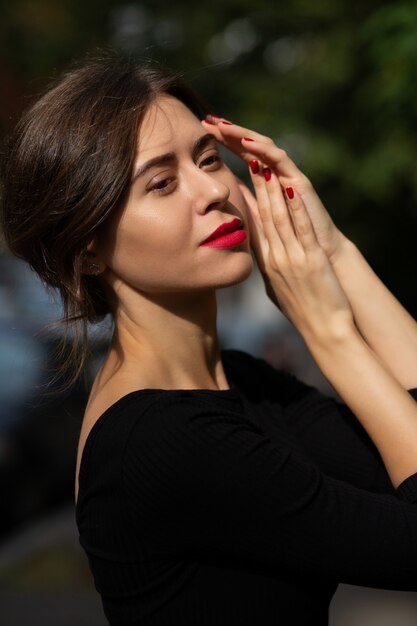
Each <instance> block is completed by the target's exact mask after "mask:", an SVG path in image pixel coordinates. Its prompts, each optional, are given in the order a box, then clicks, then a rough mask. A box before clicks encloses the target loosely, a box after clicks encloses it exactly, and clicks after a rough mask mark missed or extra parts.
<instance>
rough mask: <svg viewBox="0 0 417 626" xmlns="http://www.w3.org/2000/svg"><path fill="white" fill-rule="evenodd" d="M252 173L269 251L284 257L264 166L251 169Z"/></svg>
mask: <svg viewBox="0 0 417 626" xmlns="http://www.w3.org/2000/svg"><path fill="white" fill-rule="evenodd" d="M250 173H251V179H252V183H253V187H254V189H255V195H256V200H257V203H258V211H259V217H260V221H261V224H262V229H263V232H264V234H265V238H266V240H267V242H268V250H269V252H270V253H272V252H274V254H276V255H283V254H284V247H283V245H282V241H281V239H280V237H279V235H278V232H277V229H276V227H275V225H274V221H273V217H272V209H271V203H270V198H269V192H268V190H267V188H266V184H267V182H266V179H265V176H264V172H263V168H262V165H260V164H258V167H257V168H253V167H251V168H250Z"/></svg>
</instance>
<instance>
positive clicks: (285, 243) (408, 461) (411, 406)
mask: <svg viewBox="0 0 417 626" xmlns="http://www.w3.org/2000/svg"><path fill="white" fill-rule="evenodd" d="M232 126H233V128H235V126H234V125H227V127H228V128H231V127H232ZM234 132H235V133H236V135H235V136H236V137H240V142H241V143H242V145H243V146H245V149H246V150H247V152H246V153H245V154H244V155H243V156H244V159H245V160H246V161H247V162H249V164H250V165H251V167H250V170H251V178H252V182H253V185H254V188H255V194H256V200H257V204H256V206H254V204H253V203H250V205H248V220H249V222H250V233H251V242H252V247H253V249H254V252H255V256H256V260H257V263H258V265H259V268H260V270H261V272H262V275H263V278H264V281H265V284H266V289H267V293H268V294H269V296H270V297H271V299H272V300H273V301H274V302H276V303H277V304H279V306H280V308H281V310H282V311H283V312H284V314H285V315H287V317H288V318H289V319H290V320H291V321H292V322H293V323H294V325H295V326H296V327H297V329H298V330H299V332H300V333H301V335H302V336H303V338H304V340H305V341H306V344H307V346H308V348H309V349H310V351H311V353H312V355H313V357H314V358H315V360H316V362H317V363H318V365H319V367H320V368H321V369H322V371H323V373H324V374H325V376H326V377H327V378H328V380H329V381H330V382H331V384H332V385H333V386H334V387H335V389H336V390H337V391H338V393H339V394H340V396H341V397H342V398H343V399H344V400H345V402H346V403H347V404H348V405H349V407H350V408H351V409H352V410H353V412H354V413H355V415H356V416H357V418H358V419H359V420H360V421H361V423H362V425H363V426H364V428H365V429H366V430H367V432H368V433H369V435H370V437H371V438H372V440H373V441H374V443H375V445H376V446H377V447H378V450H379V452H380V454H381V456H382V458H383V460H384V464H385V466H386V468H387V471H388V473H389V475H390V478H391V481H392V483H393V484H394V485H395V486H398V485H399V484H400V483H402V482H403V481H404V480H405V479H406V478H407V477H408V476H410V475H412V474H414V473H416V472H417V406H416V404H415V402H414V400H413V399H412V398H411V397H410V396H409V394H407V393H406V392H405V391H404V389H403V388H402V386H401V384H400V383H399V382H398V381H397V380H396V379H395V378H394V377H393V376H392V375H391V374H390V372H389V371H388V370H387V369H386V368H385V367H384V365H383V363H382V362H381V360H380V358H379V357H378V356H377V355H376V354H374V352H373V351H372V349H371V348H370V347H369V346H368V345H367V343H366V342H365V341H364V339H363V338H362V337H361V335H360V333H359V332H358V330H357V328H356V326H355V320H354V315H353V311H352V308H351V306H350V304H349V302H348V300H347V298H346V296H345V294H344V292H343V289H342V288H341V285H340V283H339V281H338V279H337V276H336V274H335V272H334V270H333V268H332V266H331V263H330V261H329V259H328V256H327V255H326V253H325V252H324V250H323V249H322V247H321V246H320V245H319V241H318V238H317V236H316V232H315V229H314V228H313V224H312V221H311V219H310V216H309V214H308V212H307V210H306V207H305V204H304V202H303V199H302V197H301V195H299V194H298V193H297V192H295V193H294V190H293V189H291V190H287V191H289V193H287V195H286V197H285V198H284V196H283V193H282V189H281V180H280V171H281V166H280V163H281V160H282V154H281V151H280V150H278V148H277V147H276V146H275V144H274V143H273V142H272V141H271V140H268V138H265V137H263V136H258V135H256V134H255V133H251V137H250V139H245V137H247V134H245V135H244V136H243V137H242V133H248V131H246V129H242V128H239V127H237V129H236V130H235V131H234ZM248 134H249V133H248ZM246 146H247V148H246ZM254 155H256V156H257V157H258V158H259V161H260V162H258V160H255V159H254V158H253V157H254ZM262 163H267V164H268V165H270V168H269V167H268V168H264V167H263V166H262ZM254 166H255V167H254Z"/></svg>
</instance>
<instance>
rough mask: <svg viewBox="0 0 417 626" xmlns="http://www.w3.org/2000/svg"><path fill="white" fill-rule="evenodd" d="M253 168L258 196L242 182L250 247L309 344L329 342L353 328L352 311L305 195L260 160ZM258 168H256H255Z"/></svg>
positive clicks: (277, 299) (274, 294)
mask: <svg viewBox="0 0 417 626" xmlns="http://www.w3.org/2000/svg"><path fill="white" fill-rule="evenodd" d="M254 163H257V164H258V168H259V170H258V173H254V170H253V169H252V168H251V178H252V182H253V185H254V189H255V194H256V198H255V197H254V196H252V194H251V193H250V191H249V190H248V189H247V187H246V186H245V185H244V184H243V183H242V182H241V181H238V182H239V185H240V186H241V189H242V193H243V195H244V197H245V199H246V201H247V204H248V206H249V214H248V222H249V228H250V236H251V241H252V247H253V250H254V253H255V256H256V260H257V263H258V265H259V268H260V270H261V272H262V275H263V278H264V281H265V285H266V290H267V293H268V295H269V297H270V298H271V299H272V300H273V302H275V303H276V304H277V305H278V306H279V308H280V309H281V310H282V312H283V313H284V314H285V315H286V316H287V317H288V318H289V319H290V320H291V321H292V322H293V324H294V325H295V326H296V327H297V329H298V330H299V331H300V333H301V334H302V335H303V337H304V339H305V340H306V341H307V344H308V345H310V346H311V343H312V342H313V343H317V341H318V342H319V343H321V342H323V341H324V342H329V341H334V340H337V339H338V338H339V337H345V336H346V334H347V333H349V332H351V331H354V321H353V314H352V310H351V308H350V305H349V303H348V301H347V299H346V296H345V294H344V292H343V290H342V288H341V286H340V284H339V281H338V280H337V277H336V274H335V273H334V271H333V268H332V266H331V264H330V261H329V259H328V258H327V255H326V254H325V252H324V250H323V249H322V248H321V246H320V244H319V242H318V240H317V237H316V234H315V231H314V228H313V225H312V222H311V219H310V216H309V214H308V212H307V210H306V207H305V204H304V202H303V200H302V198H301V196H300V195H299V194H298V193H297V192H296V191H294V189H289V188H287V192H286V196H284V194H283V191H282V189H281V185H280V181H279V178H278V177H277V176H276V175H275V174H274V173H273V172H272V171H271V170H270V169H269V168H263V167H262V166H260V165H259V163H258V162H257V161H255V160H253V162H252V165H253V164H254ZM255 169H256V168H255Z"/></svg>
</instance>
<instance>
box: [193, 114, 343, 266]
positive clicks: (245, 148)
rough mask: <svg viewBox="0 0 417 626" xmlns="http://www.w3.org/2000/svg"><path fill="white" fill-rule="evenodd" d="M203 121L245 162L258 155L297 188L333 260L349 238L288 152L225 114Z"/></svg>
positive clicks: (286, 184) (286, 183)
mask: <svg viewBox="0 0 417 626" xmlns="http://www.w3.org/2000/svg"><path fill="white" fill-rule="evenodd" d="M202 124H203V126H204V127H205V128H206V129H207V130H210V132H212V133H213V134H214V135H215V136H216V138H217V140H218V141H219V142H220V143H221V144H223V145H224V146H225V147H227V148H228V149H229V150H231V151H232V152H233V153H234V154H236V155H237V156H239V157H241V158H242V159H243V161H245V163H246V164H248V165H249V163H250V161H252V160H253V159H258V160H259V161H261V162H262V163H264V164H265V165H267V166H268V167H269V168H270V169H271V170H272V171H273V172H274V173H275V175H276V176H277V177H278V179H279V182H280V185H281V186H282V187H283V188H284V189H285V188H286V187H291V188H292V189H295V190H296V192H297V193H298V195H299V197H300V198H301V200H302V201H303V202H304V205H305V207H306V209H307V211H308V213H309V215H310V219H311V222H312V224H313V227H314V231H315V233H316V236H317V240H318V242H319V244H320V246H321V247H322V248H323V250H324V251H325V253H326V254H327V256H328V258H329V260H330V262H331V263H333V262H334V261H335V260H336V258H337V256H338V253H339V250H340V249H341V247H342V243H343V241H344V240H346V238H345V237H344V235H343V234H342V233H341V231H340V230H339V229H338V228H337V227H336V225H335V224H334V222H333V220H332V219H331V217H330V215H329V214H328V212H327V211H326V209H325V207H324V206H323V203H322V202H321V200H320V198H319V197H318V195H317V193H316V192H315V190H314V188H313V186H312V184H311V182H310V181H309V179H308V178H307V177H306V176H305V175H304V174H303V173H302V172H301V171H300V170H299V169H298V167H297V166H296V165H295V163H294V162H293V161H292V160H291V159H290V158H289V157H288V155H287V154H286V152H285V151H284V150H282V149H280V148H278V147H277V146H276V145H275V143H274V142H273V141H272V139H270V138H269V137H265V136H264V135H261V134H259V133H256V132H255V131H252V130H249V129H248V128H244V127H242V126H238V125H236V124H232V123H230V122H228V121H226V120H223V119H222V118H218V117H214V116H210V115H209V116H207V119H206V120H203V121H202ZM245 138H249V139H252V140H253V141H248V140H247V139H245Z"/></svg>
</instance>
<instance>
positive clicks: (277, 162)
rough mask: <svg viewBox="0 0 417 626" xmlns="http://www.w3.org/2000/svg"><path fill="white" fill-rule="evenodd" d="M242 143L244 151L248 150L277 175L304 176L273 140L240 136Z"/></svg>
mask: <svg viewBox="0 0 417 626" xmlns="http://www.w3.org/2000/svg"><path fill="white" fill-rule="evenodd" d="M241 142H242V145H243V146H244V152H245V151H246V150H249V151H250V153H251V154H253V155H255V157H256V158H258V159H260V160H261V161H263V162H264V163H265V164H267V165H269V166H270V167H272V168H273V169H274V171H275V173H276V174H277V175H279V176H287V177H289V178H292V179H294V178H300V179H301V178H304V174H302V172H301V171H300V170H299V169H298V167H297V166H296V165H295V163H294V161H292V160H291V159H290V157H289V156H288V154H287V153H286V152H285V150H283V149H282V148H278V146H277V145H276V144H275V143H274V142H273V141H269V142H265V141H261V140H258V139H256V138H254V139H252V138H250V137H242V140H241Z"/></svg>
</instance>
